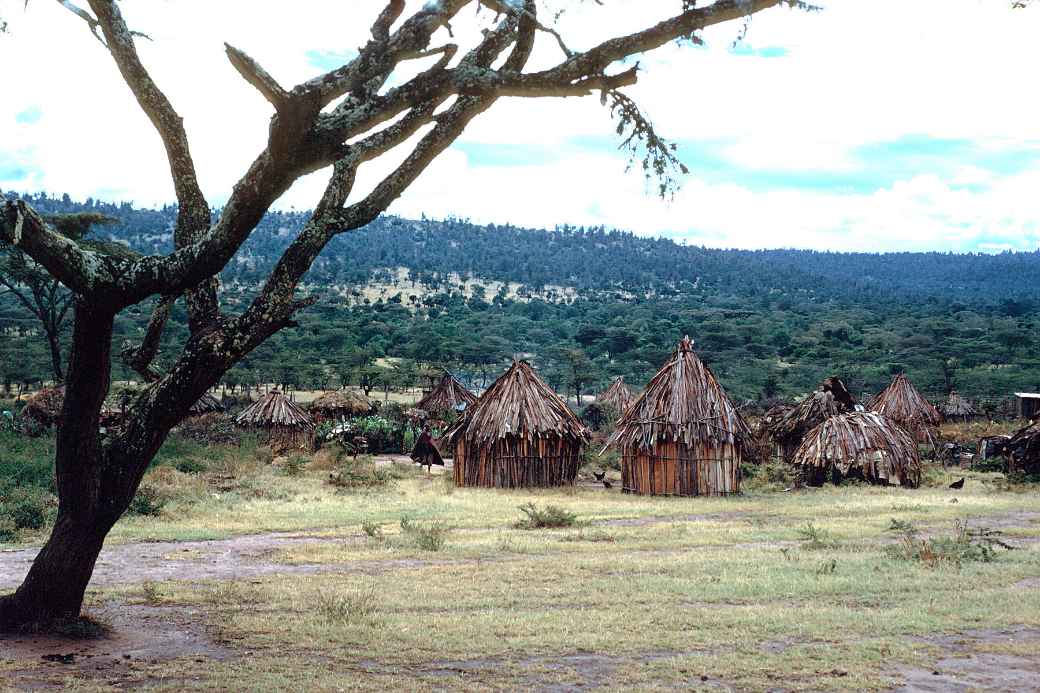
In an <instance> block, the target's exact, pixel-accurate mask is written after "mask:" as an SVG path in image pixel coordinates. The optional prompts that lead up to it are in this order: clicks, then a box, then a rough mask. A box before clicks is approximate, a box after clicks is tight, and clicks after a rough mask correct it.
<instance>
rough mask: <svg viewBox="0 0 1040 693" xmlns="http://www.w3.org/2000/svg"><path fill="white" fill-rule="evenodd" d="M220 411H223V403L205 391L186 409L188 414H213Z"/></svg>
mask: <svg viewBox="0 0 1040 693" xmlns="http://www.w3.org/2000/svg"><path fill="white" fill-rule="evenodd" d="M222 411H224V405H223V404H221V403H220V400H218V399H217V398H216V397H214V396H213V395H211V394H209V393H208V392H207V393H206V394H204V395H202V397H199V400H198V401H197V402H195V404H193V405H191V408H189V409H188V416H205V415H206V414H215V413H218V412H222Z"/></svg>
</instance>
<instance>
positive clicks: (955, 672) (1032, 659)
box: [895, 627, 1040, 693]
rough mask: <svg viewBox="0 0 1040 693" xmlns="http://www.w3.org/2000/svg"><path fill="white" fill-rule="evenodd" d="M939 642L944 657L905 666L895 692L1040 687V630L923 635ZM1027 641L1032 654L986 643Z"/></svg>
mask: <svg viewBox="0 0 1040 693" xmlns="http://www.w3.org/2000/svg"><path fill="white" fill-rule="evenodd" d="M921 641H922V642H927V643H929V644H931V645H937V646H938V647H940V648H942V650H943V657H942V658H941V659H940V660H939V661H938V662H937V663H936V665H935V668H929V669H923V668H918V667H903V668H901V669H900V670H899V671H898V672H897V675H899V676H900V677H902V679H903V682H904V683H903V685H902V686H901V687H899V688H897V689H896V690H895V693H922V692H929V691H934V692H935V693H940V692H941V693H946V692H948V691H949V692H955V693H956V692H959V691H964V692H965V693H966V692H967V691H978V690H984V691H1006V692H1007V693H1017V692H1018V691H1040V654H1038V653H1037V652H1038V650H1040V630H1038V629H1036V628H1026V627H1021V628H1011V629H1008V630H1000V631H991V630H978V631H969V632H967V633H961V634H958V635H943V636H938V637H933V638H921ZM1001 645H1010V646H1019V647H1021V646H1022V645H1026V646H1027V647H1028V649H1030V650H1032V652H1031V653H1030V654H1006V653H1000V652H987V651H985V648H986V647H991V648H992V647H993V646H997V647H999V646H1001Z"/></svg>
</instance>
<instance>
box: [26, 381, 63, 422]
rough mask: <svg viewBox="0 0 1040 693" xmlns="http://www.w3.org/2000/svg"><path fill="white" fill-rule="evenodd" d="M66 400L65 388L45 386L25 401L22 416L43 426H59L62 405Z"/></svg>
mask: <svg viewBox="0 0 1040 693" xmlns="http://www.w3.org/2000/svg"><path fill="white" fill-rule="evenodd" d="M64 401H65V388H64V386H61V385H59V386H58V387H45V388H43V389H42V390H39V391H37V392H35V393H33V394H32V396H30V397H29V399H27V400H26V402H25V407H24V408H23V409H22V416H25V417H28V418H30V419H32V420H33V421H35V422H36V423H38V424H40V425H41V426H57V425H58V424H59V423H61V407H62V404H63V403H64Z"/></svg>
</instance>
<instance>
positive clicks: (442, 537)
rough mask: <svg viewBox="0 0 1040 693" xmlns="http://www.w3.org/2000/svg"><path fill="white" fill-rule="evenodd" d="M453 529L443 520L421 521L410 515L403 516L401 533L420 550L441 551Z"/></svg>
mask: <svg viewBox="0 0 1040 693" xmlns="http://www.w3.org/2000/svg"><path fill="white" fill-rule="evenodd" d="M449 531H451V529H450V528H449V527H448V526H447V525H445V524H444V523H442V522H428V523H419V522H414V521H413V520H412V519H411V518H409V517H402V518H401V533H402V534H403V535H404V537H405V539H407V541H408V543H409V544H410V545H411V546H413V547H414V548H417V549H419V550H420V551H440V550H441V549H443V548H444V544H445V542H446V541H447V539H448V532H449Z"/></svg>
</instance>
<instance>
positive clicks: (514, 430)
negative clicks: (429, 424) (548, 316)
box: [444, 361, 589, 447]
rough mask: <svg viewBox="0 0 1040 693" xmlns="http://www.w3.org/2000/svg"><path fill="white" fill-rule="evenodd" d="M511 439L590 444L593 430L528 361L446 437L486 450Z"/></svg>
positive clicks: (499, 383) (514, 367)
mask: <svg viewBox="0 0 1040 693" xmlns="http://www.w3.org/2000/svg"><path fill="white" fill-rule="evenodd" d="M507 436H509V437H521V438H526V439H533V438H539V437H546V436H559V437H561V438H567V439H570V440H575V441H580V442H582V443H587V442H588V441H589V430H588V429H587V428H586V427H585V424H583V423H582V422H581V419H579V418H578V417H577V416H575V414H574V412H572V411H571V410H570V408H569V407H568V406H567V404H566V403H565V402H564V401H563V400H562V399H561V398H560V396H559V395H558V394H556V393H555V392H553V389H552V388H551V387H549V386H548V385H546V384H545V382H544V381H543V380H542V379H541V378H539V377H538V374H537V373H535V372H534V369H533V368H531V364H529V363H528V362H527V361H514V362H513V365H512V366H511V367H510V368H509V370H507V371H506V372H505V374H503V375H502V377H500V378H499V379H498V380H496V381H495V382H494V383H493V384H492V385H491V387H489V388H488V389H487V392H485V393H484V395H483V396H482V397H481V398H480V399H479V400H477V401H476V403H475V404H474V405H473V406H472V407H470V408H469V410H468V411H467V412H466V415H465V416H463V417H462V418H461V419H459V421H458V422H457V423H456V424H455V425H454V426H452V427H451V428H450V429H448V430H447V431H446V432H445V434H444V437H445V438H446V439H447V440H448V441H449V442H450V443H451V444H452V445H454V444H455V443H456V442H457V441H458V440H460V439H464V440H465V441H466V442H467V443H469V444H470V445H473V446H480V447H486V446H488V445H491V444H493V443H494V442H495V441H497V440H501V439H503V438H506V437H507Z"/></svg>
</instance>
